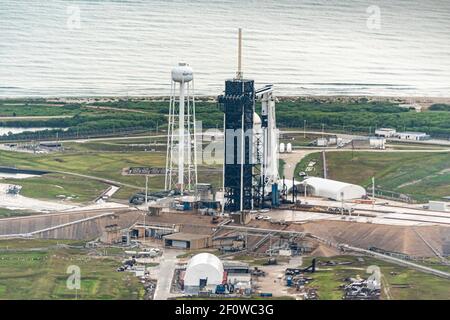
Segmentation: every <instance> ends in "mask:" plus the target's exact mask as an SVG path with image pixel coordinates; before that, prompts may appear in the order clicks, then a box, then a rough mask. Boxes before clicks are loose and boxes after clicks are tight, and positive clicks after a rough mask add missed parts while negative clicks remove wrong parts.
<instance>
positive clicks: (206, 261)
mask: <svg viewBox="0 0 450 320" xmlns="http://www.w3.org/2000/svg"><path fill="white" fill-rule="evenodd" d="M222 281H223V264H222V261H220V259H219V258H217V257H216V256H215V255H213V254H210V253H200V254H197V255H195V256H193V257H192V258H191V260H189V263H188V265H187V267H186V273H185V276H184V290H185V292H186V293H195V292H196V291H197V292H198V290H199V288H200V287H206V288H207V289H211V290H212V291H215V288H216V286H217V285H219V284H222Z"/></svg>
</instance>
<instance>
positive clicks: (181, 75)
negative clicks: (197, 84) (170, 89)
mask: <svg viewBox="0 0 450 320" xmlns="http://www.w3.org/2000/svg"><path fill="white" fill-rule="evenodd" d="M192 79H194V71H193V70H192V68H191V67H189V65H188V64H187V63H184V62H180V63H178V66H176V67H175V68H173V69H172V80H173V81H175V82H181V83H186V82H189V81H192Z"/></svg>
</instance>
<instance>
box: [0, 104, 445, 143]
mask: <svg viewBox="0 0 450 320" xmlns="http://www.w3.org/2000/svg"><path fill="white" fill-rule="evenodd" d="M256 108H257V110H258V109H259V108H260V106H259V104H258V105H257V106H256ZM448 108H449V106H448V105H446V104H434V105H432V106H431V107H430V109H429V110H430V111H424V112H415V111H413V110H409V109H407V108H403V107H400V106H399V103H394V102H389V101H369V100H368V99H365V98H355V99H349V100H340V99H335V100H332V99H328V100H321V99H313V98H292V99H281V100H280V101H279V102H278V103H277V124H278V126H279V127H280V128H304V126H305V125H306V127H307V129H308V130H321V129H322V127H323V128H324V130H325V131H332V132H333V131H334V132H345V133H363V134H373V133H374V131H375V129H376V128H380V127H391V128H395V129H397V130H398V131H423V132H427V133H428V134H430V135H431V136H433V137H436V138H450V113H449V112H448V110H449V109H448ZM0 110H1V111H0V126H2V127H25V128H28V127H30V128H31V127H48V128H59V129H53V130H45V131H40V132H34V133H31V132H23V133H19V134H14V135H9V136H2V137H0V139H1V140H20V139H21V140H31V139H47V140H48V139H54V137H56V135H58V138H59V139H64V138H76V137H93V136H108V135H121V134H122V135H125V134H131V133H137V132H150V131H157V130H158V131H159V130H161V131H162V130H165V127H166V125H167V118H166V115H167V114H168V111H169V102H168V101H167V99H166V100H164V99H160V100H144V99H137V98H135V99H109V100H108V101H97V102H96V101H94V102H92V101H90V102H83V101H80V102H77V103H74V102H70V103H64V102H59V103H56V102H51V103H50V102H46V101H45V100H38V101H36V100H31V101H30V100H12V101H10V100H1V101H0ZM431 111H432V112H431ZM45 116H47V117H52V118H36V117H45ZM63 116H64V117H63ZM196 116H197V120H198V121H202V126H203V128H222V126H223V124H222V121H223V113H222V111H221V109H220V106H219V105H218V104H217V103H216V102H214V101H213V100H204V99H203V100H200V99H199V101H197V102H196ZM2 117H3V119H2ZM6 117H7V118H6ZM63 128H64V129H63Z"/></svg>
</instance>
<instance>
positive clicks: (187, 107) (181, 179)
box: [165, 29, 286, 212]
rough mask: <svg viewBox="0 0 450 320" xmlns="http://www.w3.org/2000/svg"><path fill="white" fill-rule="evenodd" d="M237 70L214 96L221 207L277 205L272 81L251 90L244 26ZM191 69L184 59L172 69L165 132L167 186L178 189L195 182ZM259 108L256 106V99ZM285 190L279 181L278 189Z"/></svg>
mask: <svg viewBox="0 0 450 320" xmlns="http://www.w3.org/2000/svg"><path fill="white" fill-rule="evenodd" d="M238 39H239V41H238V70H237V72H236V75H235V77H234V78H233V79H230V80H226V81H225V92H224V94H223V95H220V96H219V97H218V102H219V106H220V108H221V110H222V111H223V112H224V162H223V163H224V165H223V193H224V204H223V209H224V211H225V212H243V211H247V210H253V209H258V208H265V207H277V206H278V205H279V199H280V190H279V186H278V185H279V180H280V177H279V173H278V159H279V154H278V129H277V127H276V117H275V101H276V98H275V96H274V92H273V91H274V90H273V85H267V86H264V87H263V88H261V89H258V90H255V82H254V80H250V79H245V78H244V77H243V72H242V30H241V29H239V37H238ZM193 79H194V77H193V71H192V69H191V68H190V67H189V66H188V65H187V64H184V63H180V64H179V65H178V66H177V67H175V68H174V69H173V70H172V90H171V98H170V112H169V130H168V136H167V160H166V179H165V189H166V190H173V189H176V190H178V191H179V192H180V193H181V194H184V192H185V191H192V190H193V188H195V187H196V185H197V151H198V150H197V143H196V135H197V132H196V128H195V99H194V96H193ZM257 101H260V103H261V110H260V113H259V114H258V113H257V112H256V102H257ZM285 190H286V185H285V184H284V183H283V187H282V190H281V191H283V192H284V191H285Z"/></svg>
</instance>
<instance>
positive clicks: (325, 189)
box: [303, 177, 366, 201]
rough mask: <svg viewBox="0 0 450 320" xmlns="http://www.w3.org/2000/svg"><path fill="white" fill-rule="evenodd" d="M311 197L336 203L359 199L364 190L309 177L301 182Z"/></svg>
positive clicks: (354, 186)
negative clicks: (335, 201)
mask: <svg viewBox="0 0 450 320" xmlns="http://www.w3.org/2000/svg"><path fill="white" fill-rule="evenodd" d="M303 183H304V184H305V185H306V188H307V190H308V191H309V192H310V193H311V195H313V196H316V197H322V198H329V199H333V200H337V201H341V200H351V199H360V198H362V197H363V196H365V195H366V190H365V189H364V188H363V187H361V186H358V185H356V184H351V183H346V182H341V181H336V180H330V179H323V178H316V177H311V178H307V179H305V180H304V181H303Z"/></svg>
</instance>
